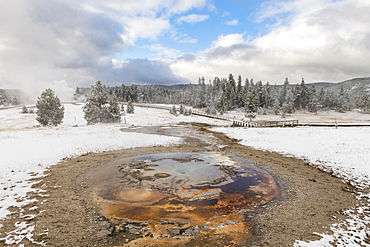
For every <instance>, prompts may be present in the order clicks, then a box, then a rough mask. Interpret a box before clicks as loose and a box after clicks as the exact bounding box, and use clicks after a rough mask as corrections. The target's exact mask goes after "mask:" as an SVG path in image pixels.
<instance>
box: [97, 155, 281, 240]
mask: <svg viewBox="0 0 370 247" xmlns="http://www.w3.org/2000/svg"><path fill="white" fill-rule="evenodd" d="M90 177H91V187H92V194H93V198H94V199H95V203H96V204H98V205H99V206H100V207H101V208H102V214H104V215H105V216H106V217H108V218H111V219H124V220H126V221H127V220H128V221H132V222H141V223H143V222H144V223H145V224H146V223H148V224H150V225H152V226H158V224H159V223H160V222H169V223H168V224H169V225H167V226H166V227H165V228H163V229H162V228H161V227H159V228H158V227H157V228H154V227H148V230H147V231H149V232H150V236H151V239H152V241H154V240H155V241H159V242H160V241H161V239H162V238H163V236H164V235H166V234H169V233H171V234H172V235H174V236H177V237H178V238H177V240H178V241H180V240H179V239H182V240H184V238H189V237H194V236H199V234H201V232H202V234H206V235H207V234H210V232H212V234H228V235H230V234H231V235H233V237H235V238H236V237H237V236H236V235H238V236H239V235H240V236H244V237H245V236H246V235H247V234H248V231H249V225H250V223H248V222H245V221H243V210H246V209H252V208H254V207H255V206H258V205H261V204H264V203H266V202H268V201H270V200H271V199H273V198H275V197H276V196H277V195H278V193H279V191H278V188H277V186H276V184H275V182H274V179H273V178H272V177H271V176H270V175H269V174H268V173H267V172H266V171H265V170H262V169H258V168H257V167H255V166H254V165H253V164H251V163H248V162H246V161H243V162H241V159H240V158H238V157H235V156H229V155H224V154H221V153H217V152H197V153H195V152H189V153H162V154H151V155H142V156H136V157H130V158H124V159H120V160H117V161H114V162H111V163H108V164H106V165H105V166H104V167H103V166H102V167H101V168H99V169H96V170H95V171H93V172H92V173H91V174H90ZM199 227H201V228H202V229H203V230H202V231H199V232H197V231H196V232H197V233H194V234H193V235H192V236H190V235H191V234H190V235H189V234H188V233H187V234H185V235H184V232H186V231H187V232H189V229H193V228H196V229H198V228H199ZM161 229H162V230H161ZM186 229H187V230H186ZM235 234H236V235H235ZM234 235H235V236H234ZM153 239H154V240H153ZM142 241H144V242H145V237H144V240H142ZM174 241H175V240H174Z"/></svg>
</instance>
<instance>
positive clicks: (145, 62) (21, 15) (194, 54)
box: [0, 0, 370, 91]
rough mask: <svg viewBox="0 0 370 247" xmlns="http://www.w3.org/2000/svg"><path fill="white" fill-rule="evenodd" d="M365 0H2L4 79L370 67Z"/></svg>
mask: <svg viewBox="0 0 370 247" xmlns="http://www.w3.org/2000/svg"><path fill="white" fill-rule="evenodd" d="M369 13H370V1H369V0H286V1H285V0H281V1H279V0H272V1H271V0H227V1H225V0H141V1H137V0H104V1H103V0H79V1H74V0H63V1H62V0H11V1H9V0H0V88H22V89H24V90H27V91H32V90H33V91H35V90H36V89H37V90H40V88H45V87H51V88H55V89H56V90H57V91H58V90H67V91H68V90H70V88H74V87H76V86H90V85H91V84H93V83H94V82H95V81H96V80H101V81H102V82H103V83H105V84H109V85H112V86H113V85H121V84H122V83H124V84H126V85H130V84H132V83H144V84H176V83H189V82H197V79H198V78H199V77H201V76H204V77H205V78H206V80H207V81H208V80H212V79H213V78H214V77H215V76H219V77H227V76H228V74H229V73H232V74H234V75H235V76H237V75H241V76H242V77H243V79H245V78H253V79H254V80H262V81H263V82H266V81H269V82H270V83H271V84H275V83H276V84H282V83H283V82H284V79H285V77H288V78H289V79H290V81H291V83H294V84H295V83H297V82H299V81H300V80H301V78H305V80H306V81H307V82H313V81H329V82H338V81H343V80H346V79H350V78H353V77H362V76H369V75H370V65H369V64H370V62H369V61H370V28H369V27H370V15H369Z"/></svg>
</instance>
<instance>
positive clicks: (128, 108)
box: [126, 100, 135, 114]
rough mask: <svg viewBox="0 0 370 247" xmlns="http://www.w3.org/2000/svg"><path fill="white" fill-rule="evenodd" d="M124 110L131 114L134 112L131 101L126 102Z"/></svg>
mask: <svg viewBox="0 0 370 247" xmlns="http://www.w3.org/2000/svg"><path fill="white" fill-rule="evenodd" d="M126 112H127V113H128V114H133V113H134V112H135V107H134V105H133V104H132V101H131V100H129V102H128V104H127V109H126Z"/></svg>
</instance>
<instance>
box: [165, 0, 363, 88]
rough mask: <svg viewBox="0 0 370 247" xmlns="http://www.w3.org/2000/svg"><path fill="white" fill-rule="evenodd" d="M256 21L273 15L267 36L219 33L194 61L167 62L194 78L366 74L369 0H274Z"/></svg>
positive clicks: (277, 80) (333, 78)
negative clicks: (233, 75) (229, 75)
mask: <svg viewBox="0 0 370 247" xmlns="http://www.w3.org/2000/svg"><path fill="white" fill-rule="evenodd" d="M273 3H276V4H277V5H273V6H272V7H271V6H270V5H269V6H267V5H265V6H264V7H265V9H266V11H261V13H264V15H263V16H261V18H260V19H258V20H260V21H264V20H267V19H268V18H270V19H271V18H276V19H275V20H276V22H275V25H272V26H271V28H272V29H271V31H270V32H269V33H267V34H266V35H263V36H260V37H257V38H255V39H248V40H246V39H245V38H244V35H243V34H237V33H236V34H229V35H221V36H219V37H218V39H217V40H215V41H214V42H213V43H212V46H211V48H209V49H207V50H205V51H203V53H201V54H199V55H200V56H198V57H197V59H195V60H192V61H189V62H188V61H184V60H179V61H177V62H175V63H173V64H172V65H171V68H172V69H173V70H174V72H175V73H177V74H178V75H181V76H184V77H189V78H191V79H192V80H193V81H196V80H197V78H199V76H203V75H204V76H206V77H207V78H208V79H212V78H213V77H214V76H216V75H217V76H221V77H226V76H227V75H228V74H229V73H233V74H236V75H239V74H240V75H242V76H243V77H248V78H254V79H257V80H263V81H270V83H278V84H281V83H283V81H284V78H285V77H289V78H290V81H292V82H299V81H300V80H301V78H305V79H306V80H307V81H341V80H346V79H349V78H352V77H360V76H369V70H368V61H369V60H370V53H369V52H368V51H369V50H370V29H369V28H368V23H370V15H369V14H368V13H369V11H370V2H369V1H364V0H342V1H329V0H295V1H279V2H277V1H274V2H273Z"/></svg>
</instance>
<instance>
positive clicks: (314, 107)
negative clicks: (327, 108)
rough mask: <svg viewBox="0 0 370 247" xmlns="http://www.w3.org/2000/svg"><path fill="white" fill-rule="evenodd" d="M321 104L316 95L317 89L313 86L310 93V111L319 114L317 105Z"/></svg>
mask: <svg viewBox="0 0 370 247" xmlns="http://www.w3.org/2000/svg"><path fill="white" fill-rule="evenodd" d="M318 104H319V100H318V98H317V94H316V87H315V85H313V84H312V86H311V88H310V90H309V93H308V106H307V108H308V111H309V112H315V113H317V105H318Z"/></svg>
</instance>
